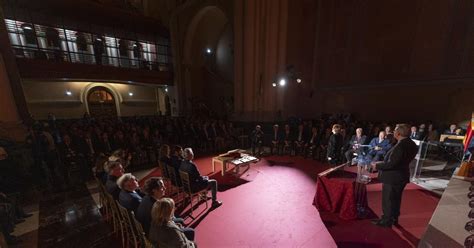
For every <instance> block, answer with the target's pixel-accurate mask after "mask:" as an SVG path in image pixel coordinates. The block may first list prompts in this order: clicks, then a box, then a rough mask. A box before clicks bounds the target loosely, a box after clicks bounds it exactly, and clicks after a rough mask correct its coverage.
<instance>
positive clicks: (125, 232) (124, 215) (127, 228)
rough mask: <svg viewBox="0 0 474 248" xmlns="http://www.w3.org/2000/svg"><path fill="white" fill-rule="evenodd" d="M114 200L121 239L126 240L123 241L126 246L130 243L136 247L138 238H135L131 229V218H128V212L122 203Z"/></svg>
mask: <svg viewBox="0 0 474 248" xmlns="http://www.w3.org/2000/svg"><path fill="white" fill-rule="evenodd" d="M115 202H116V205H117V207H118V211H119V213H120V219H121V222H120V223H121V229H122V240H125V241H126V242H125V245H126V247H129V246H130V245H132V247H138V246H137V244H138V243H139V240H137V237H136V235H135V232H134V230H133V226H132V220H131V218H130V212H128V210H127V209H126V208H124V207H123V206H122V205H120V203H119V202H118V201H115ZM125 237H126V238H125Z"/></svg>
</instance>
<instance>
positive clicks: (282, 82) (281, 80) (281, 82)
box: [278, 78, 286, 86]
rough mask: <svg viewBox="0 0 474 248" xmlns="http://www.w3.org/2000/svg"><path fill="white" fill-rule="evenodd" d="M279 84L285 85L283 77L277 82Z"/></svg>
mask: <svg viewBox="0 0 474 248" xmlns="http://www.w3.org/2000/svg"><path fill="white" fill-rule="evenodd" d="M278 84H279V85H280V86H285V85H286V80H285V79H284V78H282V79H280V82H278Z"/></svg>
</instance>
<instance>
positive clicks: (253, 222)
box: [144, 156, 439, 247]
mask: <svg viewBox="0 0 474 248" xmlns="http://www.w3.org/2000/svg"><path fill="white" fill-rule="evenodd" d="M211 160H212V156H209V157H203V158H197V159H195V160H194V162H195V163H196V164H197V165H198V167H199V170H200V172H201V173H202V174H203V175H209V176H210V177H211V178H215V179H217V181H218V182H219V193H218V198H219V199H220V200H222V201H223V202H224V204H223V205H222V206H221V207H219V208H217V209H215V210H212V211H209V209H207V210H206V209H204V204H202V205H201V206H200V209H198V211H195V214H196V213H201V214H200V216H198V218H197V219H196V220H194V221H193V220H191V219H187V221H186V222H187V223H189V224H190V225H191V226H192V227H195V228H196V241H197V244H198V245H199V246H200V247H416V245H417V244H418V242H419V240H420V237H421V235H422V234H423V232H424V230H425V228H426V226H427V224H428V222H429V220H430V217H431V215H432V213H433V211H434V209H435V207H436V205H437V203H438V200H439V199H438V198H437V197H436V196H434V195H431V194H430V193H429V192H427V191H425V190H423V189H421V188H420V187H418V186H416V185H414V184H410V185H408V186H407V189H406V190H405V193H404V198H403V202H402V215H401V216H400V227H393V228H391V229H390V228H388V229H386V228H380V227H376V226H374V225H372V224H371V223H370V220H369V219H364V220H350V221H345V220H342V219H340V218H339V217H338V215H337V214H333V213H326V212H322V213H319V212H318V210H317V209H316V208H315V207H314V206H313V205H312V202H313V198H314V194H315V190H316V177H317V174H318V173H319V172H321V171H323V170H325V169H327V168H329V167H328V165H326V164H322V163H320V162H317V161H314V160H310V159H303V158H300V157H289V156H271V157H265V158H262V159H261V161H260V162H258V163H256V164H251V165H250V167H249V169H247V170H242V171H241V172H240V174H239V175H235V174H232V173H229V174H226V175H225V176H222V175H221V173H220V171H218V170H217V171H215V172H214V173H213V172H212V165H211ZM351 169H352V168H351ZM152 175H159V172H157V171H156V170H153V171H151V172H149V173H148V175H144V176H145V177H149V176H152ZM367 190H368V203H369V207H370V208H371V209H372V210H373V212H374V214H373V215H372V216H371V217H374V218H375V217H377V215H379V214H380V211H381V210H380V209H381V206H380V199H381V184H380V183H377V182H374V183H372V184H370V185H368V187H367Z"/></svg>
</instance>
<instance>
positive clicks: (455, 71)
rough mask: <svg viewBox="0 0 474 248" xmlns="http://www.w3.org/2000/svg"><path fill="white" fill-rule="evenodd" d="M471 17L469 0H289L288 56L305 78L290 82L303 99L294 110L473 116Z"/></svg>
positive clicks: (473, 9)
mask: <svg viewBox="0 0 474 248" xmlns="http://www.w3.org/2000/svg"><path fill="white" fill-rule="evenodd" d="M473 18H474V2H473V1H468V0H429V1H428V0H384V1H375V0H365V1H360V0H331V1H329V0H317V1H310V0H294V1H291V4H290V5H289V20H288V23H289V25H288V48H287V61H288V64H293V65H295V67H296V68H297V70H298V71H299V72H300V73H301V75H302V77H303V79H305V81H304V85H302V86H300V87H293V89H291V88H289V91H288V92H287V97H288V98H289V100H293V101H291V102H298V103H302V104H303V105H301V104H294V105H293V106H292V107H288V108H289V109H288V110H289V111H288V112H292V111H294V112H296V113H297V114H300V115H314V114H316V113H320V112H328V111H345V112H355V113H357V114H360V115H363V116H364V117H366V118H370V119H379V118H380V117H381V116H380V113H381V112H387V111H388V110H390V112H391V113H386V114H385V115H386V117H388V118H392V119H394V120H397V119H407V118H417V119H420V120H423V119H439V120H446V121H461V120H464V119H468V118H469V117H470V116H471V112H472V110H474V102H473V101H469V100H466V99H464V98H463V97H465V96H472V95H474V88H473V87H471V85H474V80H473V79H474V78H473V76H474V32H473V31H474V26H473V25H472V24H473V23H474V19H473ZM459 89H461V91H462V92H460V91H459ZM308 92H311V94H310V93H308ZM461 93H462V94H461ZM336 95H337V97H335V96H336ZM461 98H463V99H461ZM294 100H297V101H294ZM442 101H445V102H449V104H441V103H442ZM381 103H383V104H381ZM307 106H311V107H307ZM453 108H455V109H456V111H455V113H453ZM397 109H400V110H403V111H397ZM426 109H430V111H424V110H426ZM406 111H409V112H410V113H409V114H407V113H406ZM439 113H447V114H439ZM448 113H449V114H448ZM385 115H384V116H385Z"/></svg>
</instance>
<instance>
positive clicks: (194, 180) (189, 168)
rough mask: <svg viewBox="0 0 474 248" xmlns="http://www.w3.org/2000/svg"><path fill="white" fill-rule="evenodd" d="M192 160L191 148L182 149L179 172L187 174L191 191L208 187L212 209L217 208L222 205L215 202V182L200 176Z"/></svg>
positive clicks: (219, 202)
mask: <svg viewBox="0 0 474 248" xmlns="http://www.w3.org/2000/svg"><path fill="white" fill-rule="evenodd" d="M193 158H194V153H193V150H192V149H191V148H186V149H184V161H183V162H181V167H180V168H179V170H180V171H183V172H186V173H188V175H189V183H190V185H191V190H192V191H194V192H198V191H200V190H203V189H205V188H208V187H210V188H211V191H212V207H213V208H216V207H219V206H220V205H222V202H221V201H218V200H217V181H216V180H214V179H209V177H207V176H201V173H200V172H199V170H198V168H197V166H196V165H195V164H194V163H193V161H192V160H193Z"/></svg>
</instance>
